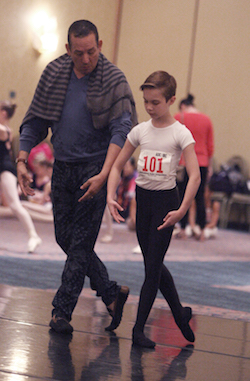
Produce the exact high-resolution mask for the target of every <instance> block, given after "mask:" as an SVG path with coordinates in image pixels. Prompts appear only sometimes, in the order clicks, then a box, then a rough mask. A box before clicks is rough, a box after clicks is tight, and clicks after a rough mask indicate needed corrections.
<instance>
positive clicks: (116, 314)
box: [105, 286, 129, 331]
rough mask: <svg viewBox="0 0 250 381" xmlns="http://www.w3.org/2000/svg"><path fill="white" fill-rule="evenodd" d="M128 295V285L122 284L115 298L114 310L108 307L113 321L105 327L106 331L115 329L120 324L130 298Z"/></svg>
mask: <svg viewBox="0 0 250 381" xmlns="http://www.w3.org/2000/svg"><path fill="white" fill-rule="evenodd" d="M128 295H129V288H128V287H127V286H122V287H121V288H120V291H119V293H118V295H117V298H116V300H115V306H114V310H113V311H111V310H110V309H108V311H109V314H110V315H111V316H112V321H111V323H110V325H109V326H108V327H106V328H105V331H113V330H114V329H116V328H117V327H118V326H119V324H120V322H121V320H122V312H123V307H124V304H125V303H126V300H127V299H128Z"/></svg>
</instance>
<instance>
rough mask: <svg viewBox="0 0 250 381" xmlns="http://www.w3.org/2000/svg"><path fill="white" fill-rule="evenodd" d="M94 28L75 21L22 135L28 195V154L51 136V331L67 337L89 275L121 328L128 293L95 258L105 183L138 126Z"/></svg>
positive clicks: (20, 161)
mask: <svg viewBox="0 0 250 381" xmlns="http://www.w3.org/2000/svg"><path fill="white" fill-rule="evenodd" d="M101 48H102V41H101V40H99V36H98V31H97V28H96V26H95V25H94V24H92V23H91V22H90V21H87V20H79V21H76V22H74V23H73V24H72V25H71V26H70V28H69V31H68V43H67V44H66V50H67V54H64V55H63V56H61V57H59V58H58V59H56V60H54V61H52V62H51V63H50V64H48V66H47V67H46V68H45V70H44V72H43V74H42V76H41V79H40V81H39V83H38V86H37V89H36V91H35V95H34V98H33V100H32V103H31V105H30V107H29V109H28V111H27V113H26V115H25V118H24V120H23V123H22V125H21V128H20V152H19V155H18V158H17V171H18V180H19V183H20V186H21V188H22V190H23V192H24V194H26V195H28V194H32V190H31V188H30V177H29V175H28V173H27V169H26V162H27V158H28V155H29V152H30V150H31V148H32V147H33V146H34V145H36V144H38V143H39V142H40V141H41V140H42V139H44V138H45V137H46V135H47V133H48V128H49V127H50V128H51V130H52V138H51V141H52V143H53V148H54V155H55V163H54V168H53V178H52V201H53V213H54V224H55V236H56V241H57V243H58V244H59V245H60V247H61V248H62V249H63V250H64V252H65V253H66V255H67V260H66V263H65V267H64V270H63V274H62V283H61V286H60V287H59V289H58V291H57V293H56V295H55V297H54V300H53V302H52V305H53V307H54V309H53V310H52V319H51V321H50V327H51V328H52V329H54V330H55V331H56V332H59V333H71V332H72V331H73V327H72V326H71V324H70V323H69V322H70V320H71V318H72V313H73V310H74V308H75V305H76V303H77V300H78V297H79V295H80V293H81V291H82V288H83V285H84V279H85V276H86V275H87V276H88V277H89V278H90V285H91V288H92V289H93V290H95V291H96V292H97V296H101V297H102V300H103V302H104V303H105V305H106V306H107V309H108V311H109V313H110V315H111V317H112V321H111V324H110V325H109V326H108V327H106V330H110V331H111V330H113V329H115V328H117V327H118V325H119V324H120V321H121V317H122V311H123V306H124V304H125V302H126V299H127V297H128V294H129V289H128V287H126V286H118V285H117V283H116V282H114V281H110V280H109V277H108V273H107V270H106V267H105V266H104V264H103V263H102V262H101V260H100V259H99V258H98V257H97V255H96V253H95V252H94V245H95V242H96V239H97V236H98V232H99V229H100V225H101V221H102V216H103V211H104V208H105V205H106V180H107V177H108V174H109V171H110V169H111V166H112V164H113V162H114V161H115V159H116V157H117V155H118V153H119V151H120V150H121V147H122V146H123V144H124V142H125V139H126V135H127V133H128V132H129V130H130V129H131V126H132V125H134V124H136V122H137V120H136V112H135V104H134V100H133V96H132V93H131V90H130V87H129V85H128V83H127V81H126V78H125V76H124V74H123V73H122V72H121V71H120V70H119V69H118V68H117V67H116V66H115V65H113V64H112V63H110V62H109V61H108V60H107V59H106V58H105V56H104V55H103V54H102V53H101Z"/></svg>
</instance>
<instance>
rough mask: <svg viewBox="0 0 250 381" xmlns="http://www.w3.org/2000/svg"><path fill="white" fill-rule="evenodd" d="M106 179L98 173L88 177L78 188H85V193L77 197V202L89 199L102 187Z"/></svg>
mask: <svg viewBox="0 0 250 381" xmlns="http://www.w3.org/2000/svg"><path fill="white" fill-rule="evenodd" d="M105 181H106V179H105V178H104V177H103V176H102V175H101V174H100V173H99V174H98V175H96V176H93V177H91V178H90V179H88V180H87V181H86V182H85V183H84V184H83V185H82V186H81V187H80V189H86V188H88V190H87V191H86V193H85V194H84V195H83V196H82V197H80V198H79V200H78V201H79V202H81V201H84V200H89V199H91V198H93V197H94V196H95V195H96V194H97V193H98V192H99V190H100V189H101V188H102V187H103V185H104V183H105Z"/></svg>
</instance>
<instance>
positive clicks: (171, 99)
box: [170, 95, 176, 106]
mask: <svg viewBox="0 0 250 381" xmlns="http://www.w3.org/2000/svg"><path fill="white" fill-rule="evenodd" d="M175 101H176V96H175V95H173V96H172V98H170V106H171V105H172V104H174V102H175Z"/></svg>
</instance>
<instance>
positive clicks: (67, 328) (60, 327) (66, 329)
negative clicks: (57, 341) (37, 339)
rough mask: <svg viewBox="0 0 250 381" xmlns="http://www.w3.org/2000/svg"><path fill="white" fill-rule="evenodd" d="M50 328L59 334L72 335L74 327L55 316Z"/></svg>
mask: <svg viewBox="0 0 250 381" xmlns="http://www.w3.org/2000/svg"><path fill="white" fill-rule="evenodd" d="M49 325H50V327H51V328H52V329H53V330H54V331H56V332H57V333H66V334H69V333H72V332H73V327H72V325H70V324H69V322H68V321H67V320H66V319H64V318H62V317H60V316H57V315H54V316H53V317H52V319H51V320H50V323H49Z"/></svg>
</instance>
